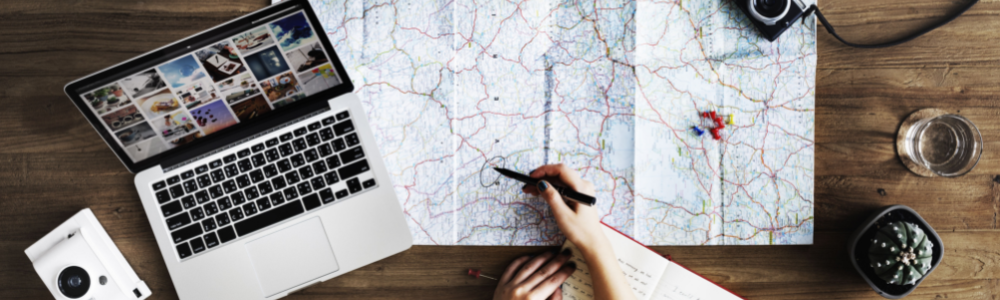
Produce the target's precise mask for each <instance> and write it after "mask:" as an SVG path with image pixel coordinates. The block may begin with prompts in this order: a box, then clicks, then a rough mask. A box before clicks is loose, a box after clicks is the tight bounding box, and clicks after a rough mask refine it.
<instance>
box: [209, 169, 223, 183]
mask: <svg viewBox="0 0 1000 300" xmlns="http://www.w3.org/2000/svg"><path fill="white" fill-rule="evenodd" d="M208 175H209V176H211V177H212V182H215V183H219V181H223V180H225V179H226V173H225V172H224V171H222V169H219V170H215V171H212V173H208Z"/></svg>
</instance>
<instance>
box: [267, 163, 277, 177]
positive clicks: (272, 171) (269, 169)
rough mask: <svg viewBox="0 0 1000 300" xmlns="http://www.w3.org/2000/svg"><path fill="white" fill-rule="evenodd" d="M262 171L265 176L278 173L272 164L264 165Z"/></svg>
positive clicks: (272, 175)
mask: <svg viewBox="0 0 1000 300" xmlns="http://www.w3.org/2000/svg"><path fill="white" fill-rule="evenodd" d="M263 171H264V177H266V178H271V177H274V176H275V175H278V174H279V173H278V168H277V167H275V166H274V165H267V166H266V167H264V169H263Z"/></svg>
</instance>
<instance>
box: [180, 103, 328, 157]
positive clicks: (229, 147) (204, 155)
mask: <svg viewBox="0 0 1000 300" xmlns="http://www.w3.org/2000/svg"><path fill="white" fill-rule="evenodd" d="M329 111H330V108H329V107H328V108H326V109H322V110H318V111H314V112H311V113H309V114H307V115H304V116H301V117H298V118H296V119H293V120H291V121H288V122H285V123H281V124H278V125H277V126H274V127H271V128H268V129H267V130H264V131H261V132H258V133H256V134H253V135H251V136H248V137H245V138H242V139H239V140H237V141H235V142H232V143H229V144H228V145H225V146H222V147H219V148H215V149H214V150H212V151H208V152H206V153H204V154H202V155H198V156H195V157H193V158H191V159H188V160H185V161H182V162H179V163H176V164H173V165H170V166H163V173H167V172H170V171H172V170H176V169H178V168H182V167H184V166H187V165H189V164H192V163H194V162H197V161H200V160H202V159H204V158H206V157H209V156H212V155H215V154H216V153H219V152H221V151H226V150H229V149H232V148H234V147H239V146H240V145H242V144H244V143H246V142H249V141H252V140H256V139H257V138H259V137H262V136H265V135H267V134H269V133H272V132H275V131H278V130H281V129H283V128H285V127H288V126H291V125H292V124H295V123H298V122H301V121H302V120H305V119H308V118H312V117H314V116H316V115H319V114H323V113H326V112H329Z"/></svg>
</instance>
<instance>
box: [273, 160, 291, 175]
mask: <svg viewBox="0 0 1000 300" xmlns="http://www.w3.org/2000/svg"><path fill="white" fill-rule="evenodd" d="M276 165H277V166H278V172H281V173H285V172H288V170H291V169H292V163H291V162H288V160H287V159H282V160H281V161H279V162H278V163H277V164H276Z"/></svg>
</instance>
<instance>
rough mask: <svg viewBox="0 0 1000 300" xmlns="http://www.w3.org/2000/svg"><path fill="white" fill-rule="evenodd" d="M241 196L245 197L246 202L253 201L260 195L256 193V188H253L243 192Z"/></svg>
mask: <svg viewBox="0 0 1000 300" xmlns="http://www.w3.org/2000/svg"><path fill="white" fill-rule="evenodd" d="M243 194H244V195H246V196H247V200H253V199H257V197H260V193H259V192H257V187H255V186H252V187H250V188H249V189H245V190H243Z"/></svg>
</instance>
